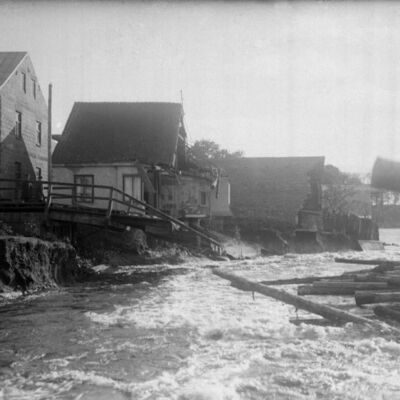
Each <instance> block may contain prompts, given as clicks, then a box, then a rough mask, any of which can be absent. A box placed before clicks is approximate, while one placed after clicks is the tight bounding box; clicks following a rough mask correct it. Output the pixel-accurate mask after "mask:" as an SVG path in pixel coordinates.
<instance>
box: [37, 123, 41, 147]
mask: <svg viewBox="0 0 400 400" xmlns="http://www.w3.org/2000/svg"><path fill="white" fill-rule="evenodd" d="M41 144H42V123H41V122H39V121H36V145H38V146H40V145H41Z"/></svg>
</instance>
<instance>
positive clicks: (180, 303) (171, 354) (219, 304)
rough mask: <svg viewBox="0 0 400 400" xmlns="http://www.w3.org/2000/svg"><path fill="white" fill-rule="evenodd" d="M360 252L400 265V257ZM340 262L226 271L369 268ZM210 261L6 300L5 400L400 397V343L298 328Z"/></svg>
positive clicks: (356, 330)
mask: <svg viewBox="0 0 400 400" xmlns="http://www.w3.org/2000/svg"><path fill="white" fill-rule="evenodd" d="M391 242H393V240H391ZM349 255H354V253H352V254H349ZM362 255H363V256H364V257H366V258H369V257H376V256H380V257H382V256H386V257H388V258H399V257H400V249H399V250H398V251H396V248H394V249H392V251H391V252H390V253H387V252H386V253H383V252H382V253H379V252H378V253H372V254H365V253H363V254H362ZM334 256H335V254H328V253H324V254H314V255H286V256H274V257H266V258H255V259H251V260H245V261H235V262H225V263H224V267H226V268H227V269H229V270H231V271H234V272H235V273H237V274H240V275H241V276H244V277H248V278H250V279H256V280H262V279H276V278H278V277H279V278H283V277H293V276H306V275H311V274H315V275H324V274H326V275H332V274H335V273H341V272H343V271H349V270H351V269H359V268H360V266H350V265H345V264H337V263H335V262H334ZM210 264H215V265H216V263H210V261H207V260H199V259H191V260H188V262H187V263H185V264H183V265H180V266H168V265H158V266H152V267H123V268H122V267H121V268H119V269H118V270H115V271H114V272H113V275H112V276H110V277H109V278H108V279H105V280H102V281H97V282H96V281H92V282H90V283H87V284H85V285H76V286H73V287H71V288H65V289H62V290H60V291H54V292H48V293H46V294H41V295H32V296H27V297H24V298H18V299H14V300H8V301H4V302H3V303H2V304H0V316H1V320H0V399H76V400H83V399H85V400H86V399H96V400H102V399H135V400H136V399H138V400H141V399H179V400H189V399H193V400H200V399H218V400H222V399H400V370H399V365H400V364H399V359H400V338H399V340H398V339H397V338H396V337H394V336H393V334H390V335H389V334H388V333H385V334H382V333H378V332H374V331H373V330H371V329H366V328H360V327H357V326H353V325H352V324H348V325H346V326H345V327H342V328H338V327H320V326H313V325H305V324H301V325H299V326H297V325H294V324H292V323H290V321H289V320H290V319H291V318H296V315H297V314H296V310H295V309H294V307H292V306H288V305H286V304H283V303H280V302H277V301H275V300H272V299H269V298H267V297H263V296H261V295H257V294H256V296H255V299H253V297H252V295H251V293H247V292H241V291H239V290H237V289H234V288H232V287H231V286H229V284H228V282H226V281H224V280H222V279H220V278H218V277H216V276H214V275H212V273H211V270H210V268H209V267H208V265H210ZM286 289H288V288H286ZM288 290H290V289H288ZM319 300H321V301H324V302H325V303H327V302H328V303H329V302H331V303H336V304H337V305H338V306H339V307H344V308H346V309H349V308H350V309H351V307H354V305H351V304H353V303H354V300H352V299H349V301H348V302H347V303H346V302H344V303H343V304H339V303H340V302H339V303H338V300H337V299H335V298H319ZM352 302H353V303H352Z"/></svg>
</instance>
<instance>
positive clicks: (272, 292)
mask: <svg viewBox="0 0 400 400" xmlns="http://www.w3.org/2000/svg"><path fill="white" fill-rule="evenodd" d="M212 272H213V274H215V275H217V276H219V277H220V278H223V279H226V280H228V281H230V282H231V284H232V286H234V287H236V288H238V289H240V290H246V291H252V292H257V293H261V294H263V295H265V296H268V297H272V298H273V299H276V300H280V301H282V302H284V303H286V304H291V305H293V306H295V307H296V308H298V309H302V310H306V311H308V312H311V313H313V314H317V315H321V316H322V317H324V318H326V319H329V320H332V321H340V322H344V323H346V322H353V323H358V324H367V325H371V326H375V327H379V328H381V326H380V325H377V324H376V323H375V322H374V321H370V320H369V319H367V318H364V317H360V316H358V315H354V314H351V313H349V312H346V311H342V310H338V309H336V308H334V307H331V306H327V305H324V304H318V303H315V302H312V301H310V300H306V299H304V298H302V297H299V296H296V295H293V294H290V293H287V292H285V291H282V290H279V289H275V288H272V287H270V286H265V285H262V284H260V283H257V282H252V281H249V280H247V279H244V278H242V277H239V276H237V275H235V274H231V273H228V272H225V271H222V270H220V269H214V270H213V271H212Z"/></svg>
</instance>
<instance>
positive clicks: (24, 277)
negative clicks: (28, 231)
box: [0, 236, 85, 292]
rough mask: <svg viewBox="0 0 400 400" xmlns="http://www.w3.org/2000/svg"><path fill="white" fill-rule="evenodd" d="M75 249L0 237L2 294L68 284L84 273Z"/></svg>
mask: <svg viewBox="0 0 400 400" xmlns="http://www.w3.org/2000/svg"><path fill="white" fill-rule="evenodd" d="M80 264H81V263H80V261H79V258H78V257H77V254H76V251H75V249H74V248H73V247H72V246H71V245H69V244H67V243H64V242H48V241H44V240H41V239H38V238H33V237H22V236H0V292H4V291H10V290H21V291H22V292H25V291H27V290H37V289H45V288H52V287H56V286H57V285H65V284H68V283H72V282H74V281H76V280H77V279H79V278H80V277H81V276H82V275H83V274H84V270H85V269H84V268H82V266H81V265H80Z"/></svg>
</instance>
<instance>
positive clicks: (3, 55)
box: [0, 51, 27, 87]
mask: <svg viewBox="0 0 400 400" xmlns="http://www.w3.org/2000/svg"><path fill="white" fill-rule="evenodd" d="M26 54H27V52H26V51H15V52H12V51H1V52H0V87H1V86H2V85H3V83H4V82H5V81H6V80H7V79H8V77H9V76H10V75H11V74H12V73H13V71H14V70H15V68H17V66H18V64H19V63H20V62H21V61H22V59H23V58H24V57H25V56H26Z"/></svg>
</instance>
